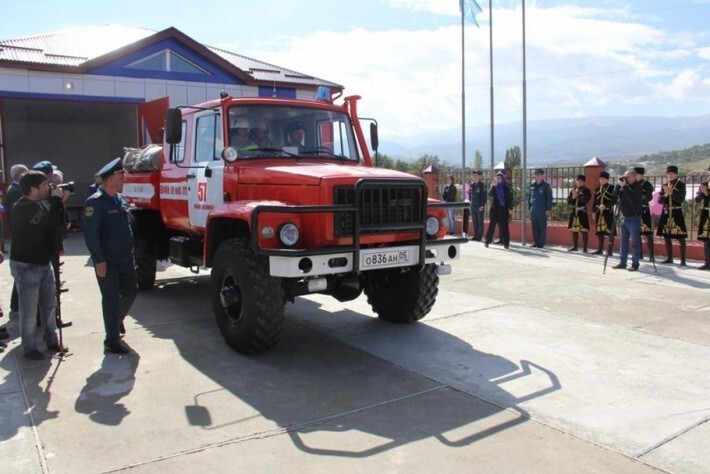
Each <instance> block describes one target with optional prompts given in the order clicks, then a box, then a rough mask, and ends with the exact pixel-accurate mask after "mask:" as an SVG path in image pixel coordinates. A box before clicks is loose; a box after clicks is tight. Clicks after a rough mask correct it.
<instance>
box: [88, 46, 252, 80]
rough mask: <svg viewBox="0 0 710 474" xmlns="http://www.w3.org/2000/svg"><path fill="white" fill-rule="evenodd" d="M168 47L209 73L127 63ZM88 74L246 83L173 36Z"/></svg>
mask: <svg viewBox="0 0 710 474" xmlns="http://www.w3.org/2000/svg"><path fill="white" fill-rule="evenodd" d="M166 49H169V50H172V51H175V52H176V53H177V54H179V55H180V56H182V57H184V58H185V59H187V60H189V61H191V62H193V63H194V64H195V65H197V66H199V67H200V68H202V69H204V70H205V71H207V72H208V73H209V74H199V73H195V74H193V73H188V72H170V71H150V70H145V69H131V68H127V67H126V66H128V65H129V64H132V63H134V62H136V61H140V60H141V59H144V58H147V57H148V56H151V55H153V54H156V53H159V52H161V51H163V50H166ZM87 74H99V75H105V76H117V77H139V78H147V79H162V80H172V81H186V82H209V83H216V84H239V85H241V84H244V81H242V80H241V79H239V78H237V77H235V76H234V75H232V74H230V73H229V72H228V71H226V70H224V69H222V68H221V67H219V66H217V65H215V64H214V63H212V62H210V61H208V60H207V59H205V58H204V57H203V56H200V55H198V54H196V53H195V52H194V51H192V50H191V49H189V48H187V47H186V46H185V45H183V44H182V43H180V42H178V41H176V40H174V39H171V38H169V39H165V40H163V41H160V42H158V43H155V44H152V45H150V46H148V47H146V48H143V49H141V50H138V51H135V52H133V53H131V54H128V55H126V56H123V57H121V58H119V59H117V60H115V61H112V62H110V63H108V64H104V65H103V66H99V67H97V68H94V69H92V70H90V71H87Z"/></svg>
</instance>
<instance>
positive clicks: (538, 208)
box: [528, 168, 553, 249]
mask: <svg viewBox="0 0 710 474" xmlns="http://www.w3.org/2000/svg"><path fill="white" fill-rule="evenodd" d="M533 176H534V177H535V181H533V183H532V184H531V185H530V194H529V195H528V210H529V211H530V223H531V225H532V233H533V240H534V241H535V243H533V244H532V245H531V247H533V248H539V249H541V248H543V247H545V243H546V242H547V218H548V216H549V215H550V212H551V211H552V200H553V199H552V186H550V183H548V182H547V181H545V170H544V169H542V168H538V169H536V170H535V171H534V172H533Z"/></svg>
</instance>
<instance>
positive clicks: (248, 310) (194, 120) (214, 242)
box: [123, 91, 466, 353]
mask: <svg viewBox="0 0 710 474" xmlns="http://www.w3.org/2000/svg"><path fill="white" fill-rule="evenodd" d="M358 99H359V97H357V96H352V97H346V98H344V100H343V102H342V103H341V104H336V103H335V100H334V99H333V98H332V97H331V96H330V94H329V92H327V91H325V92H323V91H319V93H318V94H317V96H316V99H315V100H298V99H281V98H246V97H239V98H237V97H230V96H228V95H226V94H221V98H220V99H219V100H213V101H210V102H206V103H203V104H199V105H194V106H186V107H178V108H174V109H169V110H168V111H167V113H166V122H165V129H164V133H163V141H164V143H163V146H162V148H157V151H158V153H154V154H153V156H152V158H153V159H152V160H142V159H137V160H135V159H131V160H130V162H129V160H126V162H125V164H124V166H125V168H126V169H127V171H128V174H127V175H126V179H125V185H124V190H123V193H124V197H125V198H126V199H127V200H128V202H129V204H130V205H131V207H132V215H133V216H134V222H135V227H134V237H135V251H136V263H137V267H138V275H139V286H140V288H141V289H144V290H145V289H149V288H151V287H152V286H153V285H154V283H155V274H156V261H157V260H168V261H170V262H172V263H173V264H177V265H181V266H184V267H188V268H190V269H191V270H193V271H194V272H198V271H199V270H200V269H204V268H211V300H212V308H213V311H214V314H215V317H216V319H217V324H218V326H219V328H220V331H221V333H222V335H223V336H224V338H225V340H226V342H227V343H228V344H229V345H230V346H232V347H233V348H235V349H236V350H238V351H240V352H243V353H256V352H260V351H264V350H266V349H268V348H269V347H271V346H272V345H273V344H274V343H275V342H276V341H277V339H278V337H279V333H280V330H281V327H282V323H283V317H284V306H285V303H286V302H288V301H293V299H294V298H295V297H297V296H302V295H307V294H311V293H324V294H328V295H331V296H333V297H334V298H336V299H338V300H339V301H342V302H345V301H350V300H353V299H355V298H357V297H358V296H359V295H360V294H361V293H362V292H363V291H364V292H365V295H366V296H367V299H368V301H369V303H370V305H371V306H372V309H373V311H374V312H375V313H376V314H377V315H378V316H379V317H380V318H381V319H383V320H387V321H391V322H396V323H410V322H414V321H417V320H419V319H421V318H423V317H424V316H425V315H426V314H427V313H428V312H429V311H430V310H431V308H432V306H433V305H434V302H435V299H436V295H437V291H438V290H437V285H438V282H439V275H442V274H448V273H450V271H451V268H450V266H449V265H448V263H447V262H449V261H450V260H453V259H456V258H458V256H459V251H460V248H459V246H460V244H462V243H464V242H465V241H466V240H465V239H463V238H452V237H448V236H447V235H446V233H447V230H448V226H449V223H448V221H447V219H446V213H445V209H444V208H445V207H450V206H452V204H445V203H441V202H439V201H435V200H433V199H429V198H428V190H427V185H426V183H425V182H424V181H423V180H422V179H420V178H418V177H414V176H411V175H409V174H405V173H401V172H397V171H392V170H387V169H380V168H376V167H373V166H372V160H371V157H370V154H369V151H368V146H367V142H366V139H365V136H364V133H363V128H362V126H361V119H359V118H358V115H357V100H358ZM362 122H366V119H362ZM370 141H371V143H372V145H373V148H375V149H376V148H377V141H378V138H377V124H376V122H374V121H370ZM153 147H154V149H153V152H155V151H156V149H155V147H156V146H155V145H154V146H153ZM142 154H143V155H146V154H150V152H149V150H143V152H142ZM134 158H135V156H134ZM146 163H147V165H146ZM453 206H457V204H453ZM458 206H460V205H458Z"/></svg>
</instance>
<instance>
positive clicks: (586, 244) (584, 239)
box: [582, 232, 589, 253]
mask: <svg viewBox="0 0 710 474" xmlns="http://www.w3.org/2000/svg"><path fill="white" fill-rule="evenodd" d="M587 247H589V232H582V252H584V253H587Z"/></svg>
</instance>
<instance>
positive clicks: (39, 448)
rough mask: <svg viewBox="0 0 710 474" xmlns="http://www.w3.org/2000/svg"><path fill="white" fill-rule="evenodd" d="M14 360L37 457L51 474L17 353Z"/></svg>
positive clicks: (45, 471) (44, 470)
mask: <svg viewBox="0 0 710 474" xmlns="http://www.w3.org/2000/svg"><path fill="white" fill-rule="evenodd" d="M12 358H13V360H14V361H15V370H17V374H18V376H19V379H20V384H19V385H20V392H21V393H22V399H23V400H24V402H25V407H26V409H27V418H28V419H29V423H30V430H32V437H33V438H34V441H35V449H36V450H37V457H38V458H39V464H40V467H41V468H42V472H43V473H45V474H48V473H49V468H48V467H47V462H46V460H45V456H46V453H45V451H44V448H43V447H42V440H41V439H40V437H39V430H38V429H37V423H36V422H35V418H34V415H33V414H32V407H30V399H29V397H28V396H27V390H26V389H25V377H24V375H23V374H22V367H20V363H19V361H18V360H17V351H14V352H13V354H12Z"/></svg>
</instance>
